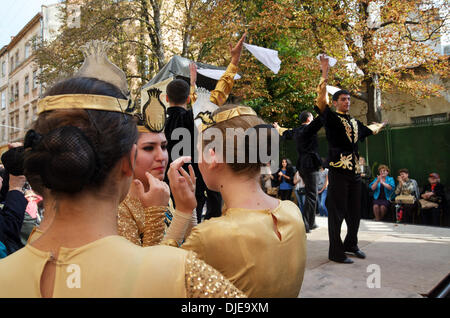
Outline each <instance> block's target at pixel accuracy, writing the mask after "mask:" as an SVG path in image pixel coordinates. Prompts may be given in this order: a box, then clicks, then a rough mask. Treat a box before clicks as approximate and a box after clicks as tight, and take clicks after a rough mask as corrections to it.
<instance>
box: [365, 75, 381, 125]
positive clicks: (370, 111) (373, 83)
mask: <svg viewBox="0 0 450 318" xmlns="http://www.w3.org/2000/svg"><path fill="white" fill-rule="evenodd" d="M365 84H366V90H367V97H368V98H367V114H366V118H367V124H368V125H370V124H371V123H372V122H381V91H380V88H379V87H378V75H377V74H372V76H370V78H369V79H367V80H365Z"/></svg>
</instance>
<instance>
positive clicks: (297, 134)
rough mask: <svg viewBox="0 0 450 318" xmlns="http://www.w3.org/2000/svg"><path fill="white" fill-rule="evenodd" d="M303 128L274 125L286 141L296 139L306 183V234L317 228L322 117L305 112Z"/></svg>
mask: <svg viewBox="0 0 450 318" xmlns="http://www.w3.org/2000/svg"><path fill="white" fill-rule="evenodd" d="M300 123H301V126H300V127H297V128H294V129H285V128H281V127H279V126H278V124H277V123H274V127H275V128H276V129H277V130H278V132H279V133H280V135H282V136H283V138H286V139H295V143H296V149H297V153H298V159H297V164H296V168H297V170H298V172H299V174H300V177H301V178H302V179H303V182H304V183H305V190H306V199H305V208H304V210H305V211H302V213H304V215H305V218H306V220H307V223H306V224H305V227H306V232H309V230H314V229H315V228H317V225H316V222H315V216H316V207H317V178H318V175H319V172H318V171H319V168H320V166H321V165H322V162H321V159H320V156H319V153H318V150H319V143H318V140H317V132H318V131H319V129H320V128H321V127H322V120H321V118H320V117H316V118H315V119H314V118H313V115H312V114H311V113H310V112H308V111H304V112H302V113H301V114H300Z"/></svg>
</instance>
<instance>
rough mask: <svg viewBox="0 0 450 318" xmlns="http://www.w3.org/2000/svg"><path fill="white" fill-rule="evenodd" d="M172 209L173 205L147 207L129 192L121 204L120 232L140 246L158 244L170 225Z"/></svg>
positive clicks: (118, 219) (118, 226) (118, 227)
mask: <svg viewBox="0 0 450 318" xmlns="http://www.w3.org/2000/svg"><path fill="white" fill-rule="evenodd" d="M172 211H173V209H172V208H171V205H169V206H152V207H149V208H146V207H144V206H143V205H142V203H141V202H140V201H139V199H135V198H132V197H131V196H130V195H129V194H128V195H127V197H126V198H125V200H123V201H122V203H120V205H119V213H118V218H117V230H118V234H119V235H121V236H123V237H125V238H126V239H128V240H129V241H130V242H132V243H134V244H136V245H139V246H144V247H145V246H153V245H158V244H159V243H160V242H161V240H162V238H163V236H164V232H165V231H166V229H167V227H169V226H170V222H171V220H172V215H173V212H172Z"/></svg>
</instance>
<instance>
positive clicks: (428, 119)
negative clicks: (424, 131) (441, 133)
mask: <svg viewBox="0 0 450 318" xmlns="http://www.w3.org/2000/svg"><path fill="white" fill-rule="evenodd" d="M448 120H449V117H448V114H447V113H441V114H433V115H426V116H417V117H411V121H412V122H413V124H414V125H432V124H438V123H444V122H446V121H448Z"/></svg>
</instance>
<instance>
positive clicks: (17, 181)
mask: <svg viewBox="0 0 450 318" xmlns="http://www.w3.org/2000/svg"><path fill="white" fill-rule="evenodd" d="M25 182H27V178H25V176H23V175H22V176H13V175H12V174H10V175H9V191H12V190H18V191H22V188H23V186H24V185H25Z"/></svg>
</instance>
